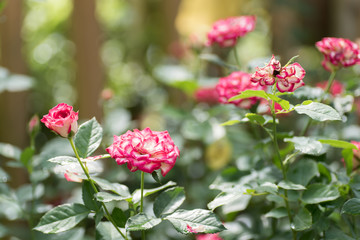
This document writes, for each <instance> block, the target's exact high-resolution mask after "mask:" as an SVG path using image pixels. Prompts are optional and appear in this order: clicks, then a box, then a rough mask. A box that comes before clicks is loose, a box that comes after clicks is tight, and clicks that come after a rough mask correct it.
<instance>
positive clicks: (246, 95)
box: [229, 90, 269, 102]
mask: <svg viewBox="0 0 360 240" xmlns="http://www.w3.org/2000/svg"><path fill="white" fill-rule="evenodd" d="M251 97H259V98H264V99H266V100H269V97H268V95H267V93H266V92H265V91H264V90H245V91H243V92H241V93H240V94H239V95H236V96H234V97H232V98H230V99H229V102H231V101H235V100H239V99H244V98H251Z"/></svg>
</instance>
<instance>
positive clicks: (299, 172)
mask: <svg viewBox="0 0 360 240" xmlns="http://www.w3.org/2000/svg"><path fill="white" fill-rule="evenodd" d="M319 174H320V173H319V169H318V165H317V163H316V162H315V161H313V160H310V159H300V160H299V161H297V162H296V163H295V164H293V165H291V166H290V168H289V170H288V172H287V176H288V178H289V180H290V181H292V182H294V183H297V184H301V185H303V186H306V185H307V184H308V183H309V182H310V180H311V179H312V178H313V177H315V176H319Z"/></svg>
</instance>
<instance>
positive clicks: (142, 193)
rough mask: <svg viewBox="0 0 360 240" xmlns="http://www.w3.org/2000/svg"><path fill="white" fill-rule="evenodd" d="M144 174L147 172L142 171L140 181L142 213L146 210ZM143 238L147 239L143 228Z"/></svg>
mask: <svg viewBox="0 0 360 240" xmlns="http://www.w3.org/2000/svg"><path fill="white" fill-rule="evenodd" d="M144 176H145V173H144V172H143V171H141V183H140V188H141V196H140V197H141V198H140V213H142V212H143V211H144ZM141 239H142V240H145V231H144V230H142V231H141Z"/></svg>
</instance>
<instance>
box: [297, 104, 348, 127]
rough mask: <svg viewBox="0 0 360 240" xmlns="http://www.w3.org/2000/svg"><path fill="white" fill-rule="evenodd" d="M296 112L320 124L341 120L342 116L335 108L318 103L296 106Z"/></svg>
mask: <svg viewBox="0 0 360 240" xmlns="http://www.w3.org/2000/svg"><path fill="white" fill-rule="evenodd" d="M295 111H296V112H297V113H299V114H306V115H308V116H309V117H310V118H312V119H314V120H316V121H320V122H322V121H335V120H338V121H340V120H341V116H340V114H339V113H338V112H337V111H336V110H335V109H334V108H332V107H330V106H328V105H326V104H322V103H318V102H312V103H310V104H307V105H299V106H295Z"/></svg>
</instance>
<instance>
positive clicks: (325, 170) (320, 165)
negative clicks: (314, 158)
mask: <svg viewBox="0 0 360 240" xmlns="http://www.w3.org/2000/svg"><path fill="white" fill-rule="evenodd" d="M317 165H318V169H319V173H320V174H322V175H324V176H325V177H327V179H328V181H329V182H331V179H332V177H331V173H330V170H329V169H328V167H326V166H325V165H324V164H323V163H318V164H317Z"/></svg>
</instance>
